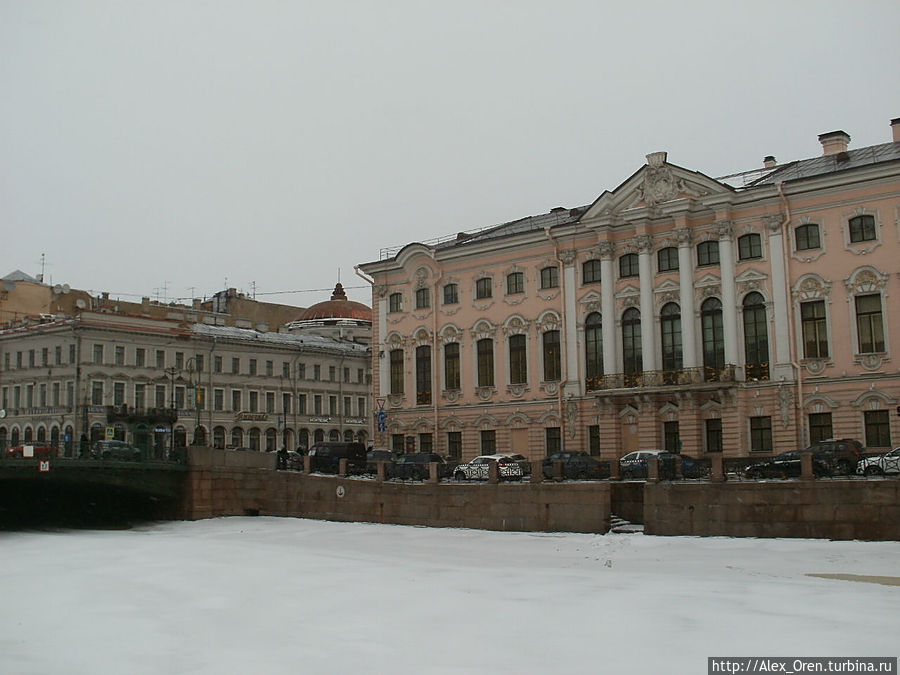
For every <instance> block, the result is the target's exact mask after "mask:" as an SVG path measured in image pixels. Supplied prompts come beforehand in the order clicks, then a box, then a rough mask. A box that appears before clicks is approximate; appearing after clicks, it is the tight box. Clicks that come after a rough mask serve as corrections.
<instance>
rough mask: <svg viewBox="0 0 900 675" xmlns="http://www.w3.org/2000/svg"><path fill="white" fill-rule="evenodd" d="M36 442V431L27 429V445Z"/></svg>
mask: <svg viewBox="0 0 900 675" xmlns="http://www.w3.org/2000/svg"><path fill="white" fill-rule="evenodd" d="M33 440H34V430H33V429H32V428H31V427H25V443H31V442H32V441H33Z"/></svg>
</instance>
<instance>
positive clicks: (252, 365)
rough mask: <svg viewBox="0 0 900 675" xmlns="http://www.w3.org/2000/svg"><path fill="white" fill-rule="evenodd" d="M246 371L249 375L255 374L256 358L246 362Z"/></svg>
mask: <svg viewBox="0 0 900 675" xmlns="http://www.w3.org/2000/svg"><path fill="white" fill-rule="evenodd" d="M247 372H248V374H250V375H256V359H250V361H249V363H248V364H247Z"/></svg>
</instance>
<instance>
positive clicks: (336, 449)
mask: <svg viewBox="0 0 900 675" xmlns="http://www.w3.org/2000/svg"><path fill="white" fill-rule="evenodd" d="M309 457H310V471H318V472H320V473H337V472H338V470H339V469H340V463H341V460H342V459H346V460H347V472H348V473H363V472H364V471H365V470H366V446H364V445H363V444H362V443H356V442H354V443H340V442H332V443H316V444H315V445H314V446H312V447H311V448H310V449H309Z"/></svg>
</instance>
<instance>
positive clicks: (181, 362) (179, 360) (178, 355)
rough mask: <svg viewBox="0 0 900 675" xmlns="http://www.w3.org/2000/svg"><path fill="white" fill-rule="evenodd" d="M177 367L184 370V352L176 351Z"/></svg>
mask: <svg viewBox="0 0 900 675" xmlns="http://www.w3.org/2000/svg"><path fill="white" fill-rule="evenodd" d="M175 367H176V368H178V370H184V352H175Z"/></svg>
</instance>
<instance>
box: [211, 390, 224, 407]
mask: <svg viewBox="0 0 900 675" xmlns="http://www.w3.org/2000/svg"><path fill="white" fill-rule="evenodd" d="M213 410H215V411H216V412H222V411H223V410H225V390H224V389H213Z"/></svg>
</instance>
